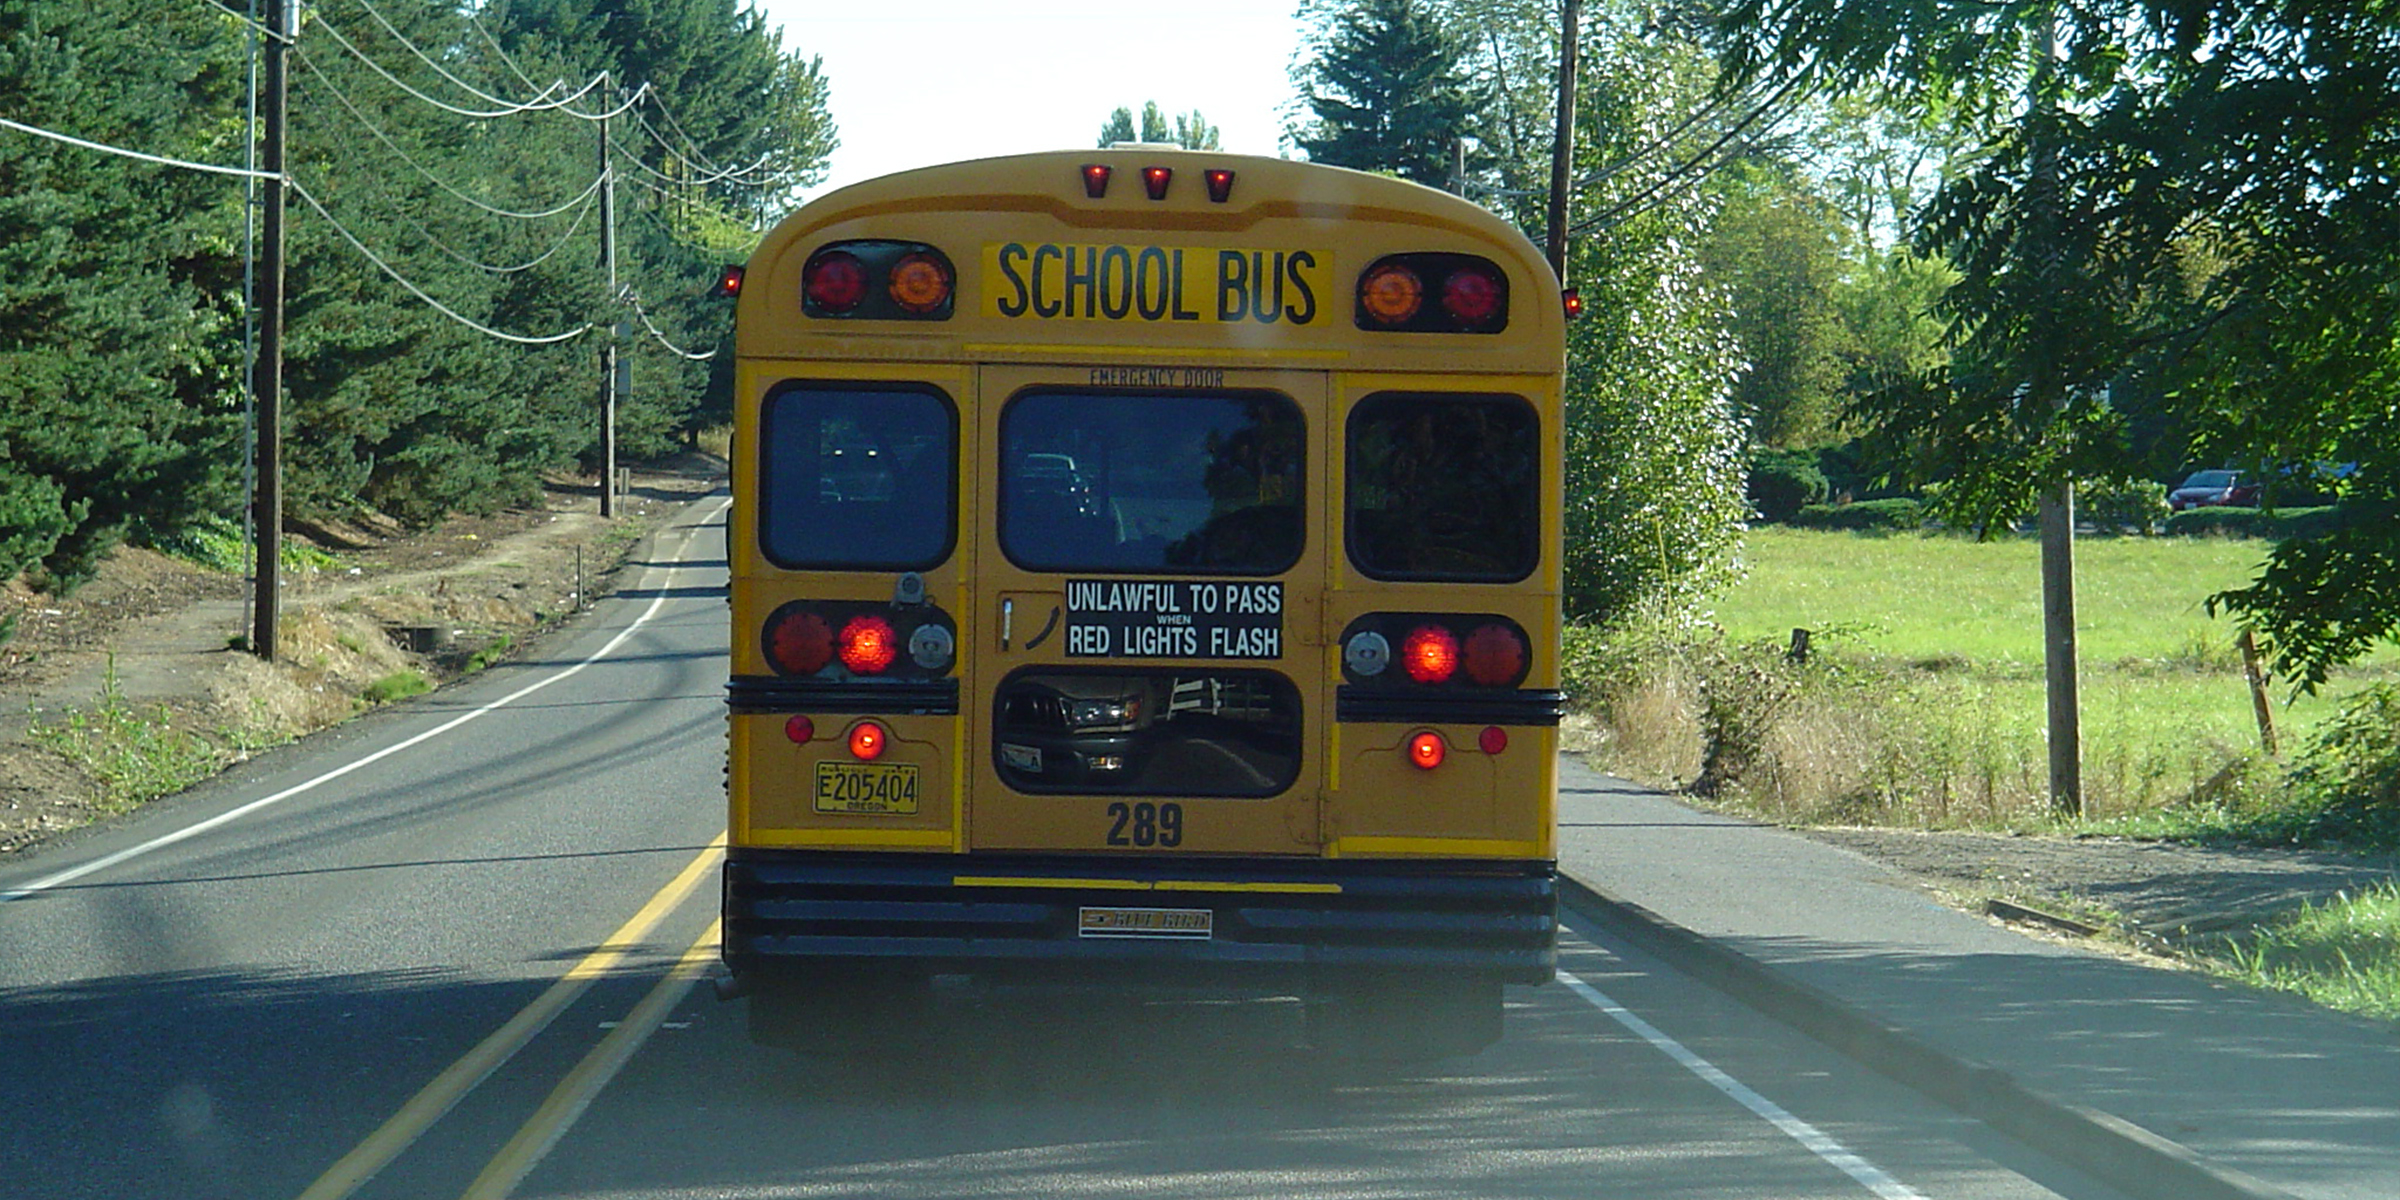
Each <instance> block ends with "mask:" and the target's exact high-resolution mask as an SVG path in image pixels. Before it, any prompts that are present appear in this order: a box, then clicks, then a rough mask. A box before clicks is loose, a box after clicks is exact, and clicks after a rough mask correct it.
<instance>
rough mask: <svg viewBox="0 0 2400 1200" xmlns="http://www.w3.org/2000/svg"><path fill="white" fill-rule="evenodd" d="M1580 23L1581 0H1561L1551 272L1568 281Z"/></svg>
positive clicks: (1552, 174) (1552, 153) (1553, 145)
mask: <svg viewBox="0 0 2400 1200" xmlns="http://www.w3.org/2000/svg"><path fill="white" fill-rule="evenodd" d="M1582 24H1583V0H1560V4H1559V29H1558V137H1557V138H1556V139H1555V140H1554V141H1552V142H1551V143H1550V217H1549V224H1550V231H1549V239H1548V240H1549V246H1548V249H1549V252H1550V273H1551V274H1553V275H1556V276H1558V282H1559V283H1560V285H1562V286H1563V285H1565V283H1566V282H1567V172H1568V170H1569V168H1570V167H1571V166H1572V165H1573V162H1574V158H1575V32H1576V29H1577V28H1578V27H1579V26H1581V25H1582Z"/></svg>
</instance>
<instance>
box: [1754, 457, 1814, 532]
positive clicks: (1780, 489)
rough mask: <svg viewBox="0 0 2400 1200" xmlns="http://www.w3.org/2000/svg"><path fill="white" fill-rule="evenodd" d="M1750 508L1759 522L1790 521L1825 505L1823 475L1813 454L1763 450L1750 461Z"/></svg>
mask: <svg viewBox="0 0 2400 1200" xmlns="http://www.w3.org/2000/svg"><path fill="white" fill-rule="evenodd" d="M1748 494H1749V497H1750V507H1751V509H1752V511H1754V512H1756V513H1757V514H1758V517H1759V519H1760V520H1762V521H1789V520H1791V519H1792V518H1793V517H1794V516H1796V515H1797V514H1798V513H1799V512H1800V510H1801V508H1803V507H1805V506H1807V505H1810V504H1822V503H1824V501H1825V495H1826V483H1825V472H1823V471H1821V470H1818V469H1817V455H1816V452H1815V451H1812V450H1762V451H1759V452H1758V454H1757V455H1756V456H1755V457H1753V458H1752V459H1751V460H1750V481H1749V484H1748Z"/></svg>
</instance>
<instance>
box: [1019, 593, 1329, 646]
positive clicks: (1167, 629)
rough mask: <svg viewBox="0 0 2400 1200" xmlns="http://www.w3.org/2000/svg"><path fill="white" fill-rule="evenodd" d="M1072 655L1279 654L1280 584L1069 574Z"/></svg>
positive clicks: (1281, 607) (1068, 635)
mask: <svg viewBox="0 0 2400 1200" xmlns="http://www.w3.org/2000/svg"><path fill="white" fill-rule="evenodd" d="M1066 638H1067V655H1068V656H1069V657H1071V658H1281V657H1283V585H1282V584H1281V583H1276V582H1267V583H1226V582H1219V581H1216V580H1203V579H1070V580H1068V581H1067V628H1066Z"/></svg>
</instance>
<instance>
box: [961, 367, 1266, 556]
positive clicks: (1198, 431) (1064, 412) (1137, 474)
mask: <svg viewBox="0 0 2400 1200" xmlns="http://www.w3.org/2000/svg"><path fill="white" fill-rule="evenodd" d="M1303 451H1304V433H1303V427H1302V424H1301V419H1300V410H1299V408H1298V407H1297V406H1296V405H1294V404H1293V403H1292V402H1291V400H1290V399H1288V398H1286V397H1284V396H1280V395H1277V394H1274V393H1271V392H1234V393H1191V392H1157V393H1127V392H1088V393H1087V392H1048V391H1036V392H1026V393H1023V394H1021V395H1019V396H1017V397H1015V398H1014V399H1012V400H1010V401H1009V404H1008V408H1007V410H1006V411H1005V412H1003V413H1002V414H1001V418H1000V546H1001V548H1002V549H1003V550H1005V551H1007V552H1008V556H1009V558H1011V559H1012V560H1014V561H1015V562H1016V563H1017V564H1018V565H1020V566H1023V567H1025V568H1027V569H1029V570H1036V571H1173V572H1177V573H1192V574H1211V573H1213V574H1235V575H1272V574H1275V573H1277V572H1280V571H1283V570H1285V569H1287V568H1289V567H1290V566H1291V565H1292V564H1293V563H1295V562H1297V561H1299V558H1300V547H1301V543H1302V541H1303V539H1304V533H1305V522H1304V518H1303V515H1302V509H1301V494H1302V491H1301V484H1302V474H1301V457H1302V453H1303Z"/></svg>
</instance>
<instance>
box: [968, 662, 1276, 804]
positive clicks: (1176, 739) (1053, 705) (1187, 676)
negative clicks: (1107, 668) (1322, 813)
mask: <svg viewBox="0 0 2400 1200" xmlns="http://www.w3.org/2000/svg"><path fill="white" fill-rule="evenodd" d="M993 729H994V733H993V736H994V738H995V741H996V745H995V746H994V751H995V758H996V759H997V763H998V766H999V768H1000V778H1001V779H1002V780H1004V781H1006V782H1007V784H1008V785H1009V786H1010V787H1012V788H1015V789H1017V790H1019V791H1024V792H1085V793H1103V794H1105V793H1126V794H1150V795H1164V796H1271V795H1274V794H1276V793H1278V792H1281V791H1282V790H1284V789H1285V788H1288V787H1290V786H1291V785H1292V780H1293V779H1294V778H1295V777H1296V776H1297V775H1298V774H1299V770H1300V733H1301V723H1300V693H1299V690H1298V689H1297V688H1295V687H1293V686H1292V682H1291V680H1289V679H1287V678H1285V677H1284V676H1282V675H1280V674H1276V673H1273V672H1268V671H1215V672H1194V671H1192V670H1189V669H1176V670H1152V671H1134V672H1128V673H1122V674H1118V673H1099V672H1087V671H1071V670H1059V671H1054V672H1053V671H1044V672H1033V673H1024V674H1018V675H1014V676H1011V677H1010V678H1009V679H1008V680H1007V681H1006V682H1004V683H1002V684H1001V685H1000V689H999V693H998V703H997V719H996V720H995V722H994V725H993Z"/></svg>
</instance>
